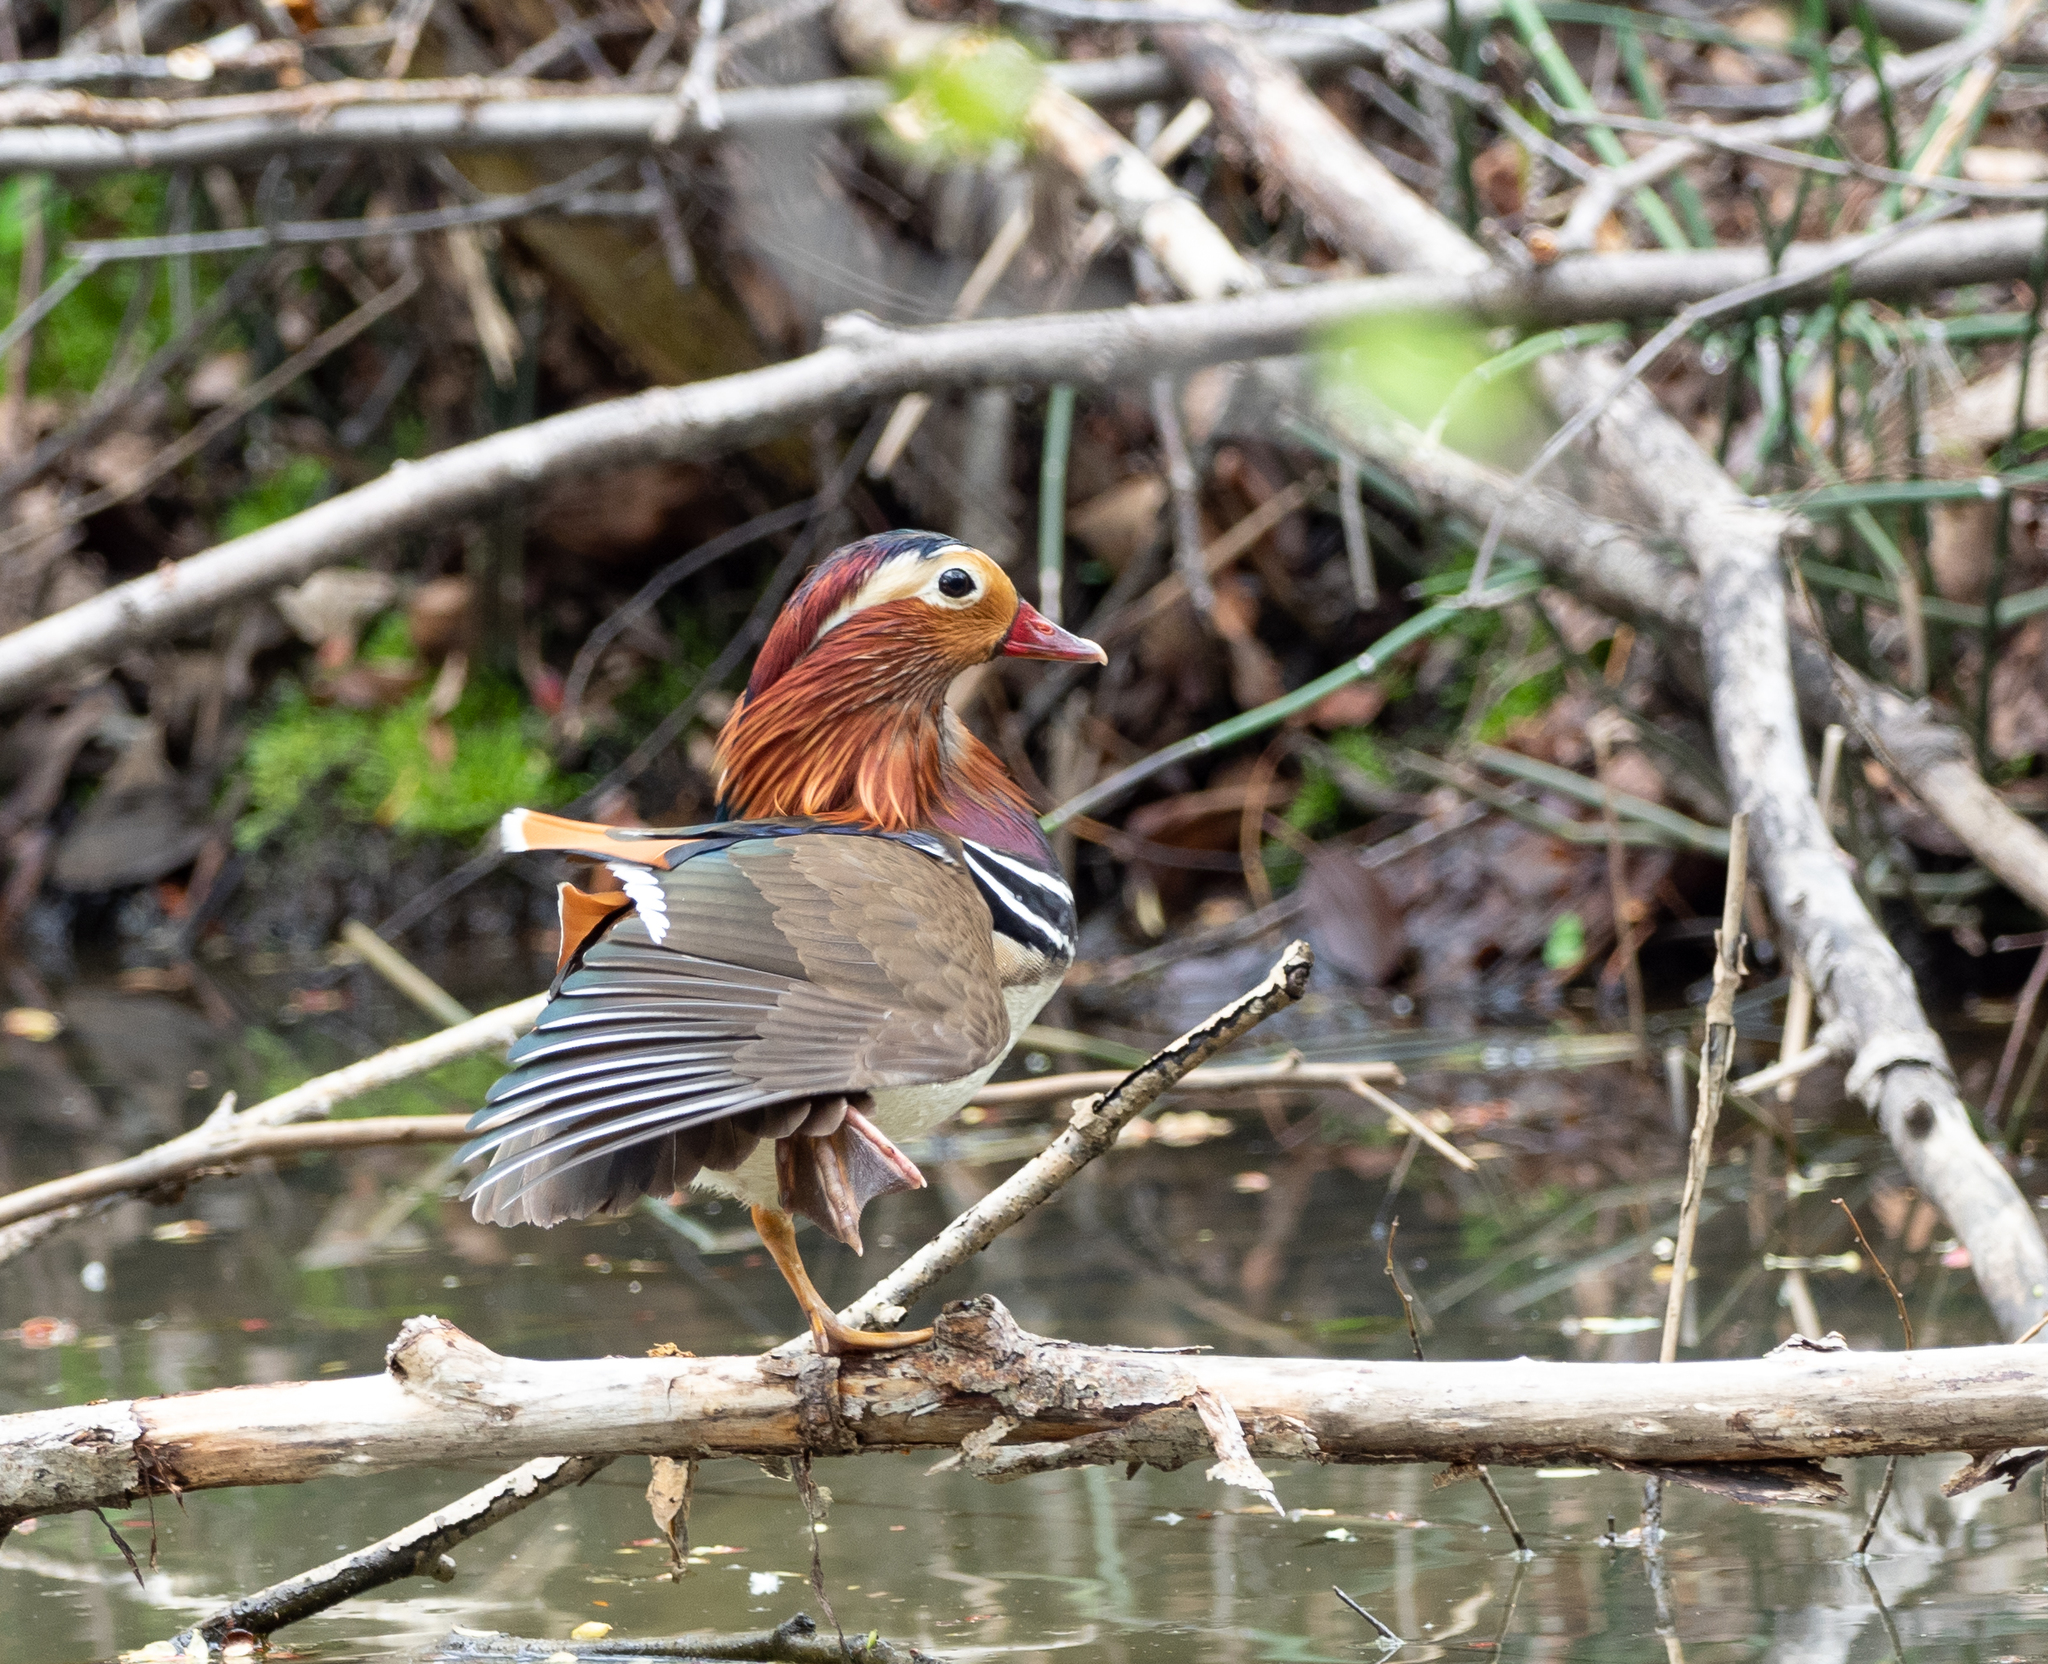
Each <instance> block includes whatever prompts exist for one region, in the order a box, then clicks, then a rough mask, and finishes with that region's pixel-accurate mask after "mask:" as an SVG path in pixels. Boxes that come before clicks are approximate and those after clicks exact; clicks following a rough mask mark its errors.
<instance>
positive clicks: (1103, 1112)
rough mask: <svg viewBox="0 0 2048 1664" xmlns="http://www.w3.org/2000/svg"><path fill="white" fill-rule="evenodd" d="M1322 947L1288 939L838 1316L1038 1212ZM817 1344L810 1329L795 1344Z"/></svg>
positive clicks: (873, 1317)
mask: <svg viewBox="0 0 2048 1664" xmlns="http://www.w3.org/2000/svg"><path fill="white" fill-rule="evenodd" d="M1314 964H1315V955H1314V954H1313V953H1312V952H1310V950H1309V946H1308V944H1307V943H1306V942H1294V943H1292V944H1290V945H1289V946H1288V948H1287V950H1286V952H1284V953H1282V954H1281V955H1280V958H1279V960H1278V961H1277V962H1276V963H1275V964H1274V966H1273V969H1272V971H1271V972H1270V973H1269V974H1268V975H1267V977H1266V979H1265V980H1264V981H1263V982H1261V983H1260V984H1259V985H1258V987H1256V988H1254V989H1252V990H1251V992H1249V993H1247V994H1244V995H1242V996H1240V997H1239V998H1238V999H1235V1000H1233V1001H1231V1003H1230V1004H1229V1005H1227V1006H1225V1007H1224V1008H1223V1009H1222V1010H1221V1011H1218V1012H1217V1013H1216V1014H1215V1015H1214V1016H1212V1017H1210V1018H1209V1019H1208V1020H1207V1021H1205V1022H1202V1023H1200V1024H1197V1025H1196V1026H1195V1027H1194V1028H1192V1029H1190V1030H1188V1032H1187V1033H1186V1034H1183V1035H1182V1036H1181V1037H1180V1038H1179V1039H1178V1040H1176V1041H1174V1042H1173V1044H1172V1045H1170V1046H1168V1047H1166V1048H1165V1049H1164V1050H1163V1051H1161V1052H1159V1053H1158V1054H1156V1055H1155V1056H1153V1057H1152V1058H1150V1059H1149V1060H1148V1061H1146V1062H1145V1063H1143V1064H1141V1065H1139V1066H1138V1067H1137V1068H1136V1069H1134V1070H1132V1071H1131V1072H1130V1073H1129V1074H1128V1075H1126V1076H1125V1077H1124V1078H1123V1080H1122V1081H1121V1082H1119V1083H1118V1084H1117V1085H1116V1086H1113V1087H1111V1088H1110V1089H1109V1090H1108V1091H1107V1092H1105V1093H1104V1094H1103V1095H1102V1096H1101V1097H1100V1098H1098V1099H1096V1100H1095V1102H1094V1103H1093V1104H1092V1105H1085V1106H1078V1107H1077V1108H1076V1109H1075V1111H1074V1116H1073V1119H1072V1120H1070V1121H1069V1122H1068V1123H1067V1125H1066V1127H1065V1128H1064V1129H1063V1130H1062V1131H1061V1132H1060V1134H1059V1136H1058V1137H1056V1138H1055V1139H1053V1141H1052V1142H1051V1143H1050V1144H1048V1145H1047V1146H1046V1147H1045V1149H1044V1150H1042V1151H1040V1152H1039V1154H1038V1155H1036V1156H1034V1157H1033V1158H1032V1159H1031V1160H1030V1161H1028V1162H1026V1163H1025V1164H1024V1166H1023V1167H1021V1168H1019V1169H1018V1170H1017V1171H1016V1172H1015V1173H1013V1174H1011V1175H1010V1177H1009V1178H1007V1179H1005V1180H1004V1181H1003V1182H1002V1183H1001V1184H1000V1185H998V1186H997V1187H996V1188H995V1189H994V1190H992V1191H990V1192H989V1193H988V1194H987V1195H986V1196H984V1197H982V1199H981V1200H980V1201H978V1202H976V1203H975V1204H974V1206H973V1207H971V1208H969V1209H968V1210H967V1211H966V1212H965V1213H963V1214H961V1215H960V1216H959V1218H957V1219H955V1220H953V1221H952V1223H950V1224H949V1225H947V1226H946V1228H945V1229H944V1230H942V1231H941V1232H940V1233H939V1234H938V1235H937V1236H936V1237H934V1238H933V1239H932V1240H931V1241H930V1242H928V1243H926V1244H925V1245H924V1246H923V1247H922V1248H920V1249H919V1250H918V1251H917V1252H916V1253H914V1254H912V1255H911V1256H910V1258H909V1259H907V1260H905V1261H904V1262H903V1263H902V1264H901V1265H899V1266H898V1267H897V1268H896V1269H895V1270H894V1271H892V1272H890V1273H889V1275H888V1276H886V1277H884V1278H883V1279H882V1280H881V1281H880V1282H879V1283H877V1284H875V1286H874V1287H873V1288H871V1289H869V1290H868V1291H867V1293H865V1294H863V1295H862V1296H861V1297H860V1298H859V1299H858V1300H856V1301H855V1302H854V1303H853V1304H852V1305H851V1306H849V1307H847V1308H846V1310H845V1311H843V1312H841V1313H840V1314H839V1318H840V1321H841V1322H842V1323H845V1324H848V1325H850V1326H852V1327H855V1328H860V1327H863V1326H869V1325H872V1324H875V1323H879V1322H894V1321H895V1318H894V1317H893V1316H887V1315H885V1314H891V1313H900V1312H901V1311H903V1310H904V1309H905V1308H907V1307H908V1306H909V1305H910V1303H911V1302H912V1301H913V1300H915V1299H916V1298H917V1297H918V1296H919V1295H920V1294H922V1293H923V1292H924V1291H925V1290H926V1289H928V1288H930V1287H931V1286H932V1284H933V1283H935V1282H937V1281H938V1280H939V1279H940V1278H941V1277H943V1276H945V1275H946V1274H947V1273H948V1272H950V1271H953V1270H955V1269H957V1268H958V1267H959V1266H961V1265H964V1264H966V1262H967V1261H968V1260H970V1259H972V1258H973V1257H974V1256H975V1255H976V1254H978V1253H980V1252H981V1250H982V1249H984V1248H986V1247H987V1246H988V1245H989V1244H990V1243H991V1242H993V1241H995V1239H996V1238H997V1237H999V1236H1000V1235H1002V1234H1003V1232H1005V1231H1006V1230H1008V1229H1009V1228H1010V1227H1011V1226H1012V1225H1014V1224H1016V1223H1017V1221H1018V1220H1020V1219H1022V1218H1024V1217H1025V1216H1026V1215H1027V1214H1029V1213H1032V1212H1034V1211H1036V1210H1037V1209H1038V1208H1040V1207H1042V1206H1043V1205H1044V1204H1045V1203H1046V1202H1048V1201H1050V1200H1051V1199H1052V1198H1053V1197H1054V1196H1055V1195H1057V1194H1058V1193H1059V1192H1060V1190H1061V1189H1062V1188H1064V1187H1065V1185H1066V1183H1067V1181H1068V1180H1069V1179H1071V1178H1072V1177H1073V1176H1074V1175H1075V1174H1076V1173H1078V1172H1080V1170H1081V1169H1082V1168H1083V1167H1085V1166H1087V1165H1088V1164H1089V1163H1090V1162H1092V1161H1094V1160H1095V1159H1096V1157H1098V1156H1100V1155H1102V1154H1103V1153H1104V1152H1105V1151H1106V1150H1108V1149H1109V1148H1110V1146H1111V1145H1113V1144H1114V1143H1115V1142H1116V1136H1117V1134H1118V1133H1119V1132H1121V1131H1122V1130H1123V1128H1124V1127H1125V1126H1126V1125H1127V1124H1128V1123H1129V1122H1130V1121H1132V1120H1134V1119H1135V1118H1136V1117H1138V1116H1139V1115H1142V1114H1143V1113H1144V1112H1145V1111H1146V1110H1147V1109H1149V1108H1151V1107H1152V1105H1153V1104H1155V1103H1156V1102H1158V1100H1159V1099H1160V1097H1161V1096H1162V1095H1164V1094H1165V1093H1166V1092H1167V1091H1168V1090H1169V1089H1170V1088H1171V1087H1172V1086H1174V1085H1175V1084H1176V1083H1177V1082H1178V1081H1179V1080H1180V1079H1181V1078H1182V1077H1183V1076H1185V1075H1187V1074H1188V1073H1189V1072H1191V1071H1192V1070H1194V1069H1195V1068H1197V1067H1198V1066H1199V1065H1201V1064H1203V1063H1206V1062H1207V1061H1208V1060H1209V1059H1210V1058H1212V1057H1214V1056H1215V1055H1216V1054H1217V1053H1218V1052H1220V1051H1221V1050H1222V1049H1223V1048H1224V1047H1225V1046H1227V1045H1229V1044H1230V1043H1231V1042H1232V1041H1234V1040H1236V1039H1237V1038H1239V1036H1241V1035H1243V1034H1246V1033H1248V1032H1249V1031H1250V1030H1251V1029H1252V1028H1253V1027H1255V1026H1256V1025H1257V1024H1259V1023H1261V1022H1263V1021H1264V1020H1265V1019H1266V1018H1267V1017H1270V1016H1271V1015H1272V1014H1273V1013H1274V1012H1276V1011H1279V1010H1282V1009H1284V1008H1285V1007H1287V1006H1290V1005H1292V1004H1293V1003H1294V1002H1295V1001H1296V1000H1298V999H1300V998H1301V996H1302V994H1303V993H1304V992H1305V991H1306V990H1307V988H1308V978H1309V972H1310V970H1311V968H1312V967H1313V966H1314ZM809 1344H810V1337H809V1336H808V1335H806V1336H803V1337H801V1338H800V1339H799V1340H797V1341H795V1342H791V1343H789V1346H786V1347H785V1348H784V1350H788V1349H789V1348H790V1347H799V1348H800V1347H804V1346H808V1345H809Z"/></svg>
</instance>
